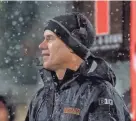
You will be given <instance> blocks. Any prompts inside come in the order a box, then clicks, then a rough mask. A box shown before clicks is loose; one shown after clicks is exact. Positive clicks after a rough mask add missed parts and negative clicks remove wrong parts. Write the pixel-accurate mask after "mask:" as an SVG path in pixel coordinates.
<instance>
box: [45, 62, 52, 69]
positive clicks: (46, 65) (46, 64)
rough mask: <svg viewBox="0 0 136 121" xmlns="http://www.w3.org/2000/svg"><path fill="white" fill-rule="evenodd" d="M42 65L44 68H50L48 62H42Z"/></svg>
mask: <svg viewBox="0 0 136 121" xmlns="http://www.w3.org/2000/svg"><path fill="white" fill-rule="evenodd" d="M43 67H44V68H45V69H47V70H52V68H51V64H50V63H47V62H45V63H43Z"/></svg>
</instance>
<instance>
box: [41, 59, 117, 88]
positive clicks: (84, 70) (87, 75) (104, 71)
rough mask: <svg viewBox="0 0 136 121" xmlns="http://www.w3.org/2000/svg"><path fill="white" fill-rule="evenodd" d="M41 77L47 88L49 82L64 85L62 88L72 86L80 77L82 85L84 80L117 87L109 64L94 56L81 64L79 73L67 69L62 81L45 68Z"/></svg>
mask: <svg viewBox="0 0 136 121" xmlns="http://www.w3.org/2000/svg"><path fill="white" fill-rule="evenodd" d="M40 75H41V77H42V80H43V82H44V85H45V86H48V85H49V84H50V83H49V82H52V81H53V82H56V83H58V84H60V85H63V86H62V87H67V86H70V85H71V84H72V83H73V82H74V80H75V78H78V77H79V79H78V80H80V82H81V83H83V80H84V79H85V80H89V81H93V80H96V81H97V82H102V81H108V82H110V83H111V84H112V85H113V86H115V85H116V76H115V74H114V72H113V71H112V69H111V68H110V66H109V65H108V63H107V62H106V61H105V60H103V59H102V58H99V57H94V56H90V57H88V59H87V60H86V61H84V63H82V64H81V66H80V67H79V69H78V70H77V71H72V70H70V69H67V70H66V72H65V76H64V78H63V80H61V81H59V80H58V78H57V76H56V74H55V72H52V71H49V70H46V69H44V68H43V69H41V70H40ZM81 78H82V79H81ZM94 78H95V79H94ZM59 82H61V83H59ZM94 83H95V82H94ZM64 85H65V86H64Z"/></svg>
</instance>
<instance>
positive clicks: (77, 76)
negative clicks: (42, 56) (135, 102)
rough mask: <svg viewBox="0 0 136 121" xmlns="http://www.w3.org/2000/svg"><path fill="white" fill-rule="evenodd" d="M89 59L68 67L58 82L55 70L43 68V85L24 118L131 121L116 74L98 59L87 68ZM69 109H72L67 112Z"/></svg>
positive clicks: (28, 120) (75, 120)
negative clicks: (95, 64) (62, 81)
mask: <svg viewBox="0 0 136 121" xmlns="http://www.w3.org/2000/svg"><path fill="white" fill-rule="evenodd" d="M91 58H92V57H91V56H90V57H89V58H88V59H87V61H85V62H84V63H82V65H81V66H80V68H79V69H78V70H77V71H76V72H75V71H72V70H69V69H68V70H67V71H66V74H65V77H64V78H65V82H64V83H62V84H61V85H59V83H57V82H58V80H56V79H57V78H56V75H55V73H53V72H51V71H47V70H45V69H42V70H41V71H40V74H41V77H42V79H43V82H44V87H43V88H41V89H40V90H39V91H38V92H37V93H36V94H35V96H34V97H33V99H32V101H31V104H30V106H29V111H28V114H27V117H26V120H25V121H131V119H130V115H129V111H128V109H127V107H126V105H125V103H124V101H123V100H122V98H121V96H120V95H119V94H118V93H117V91H116V90H115V87H114V86H115V84H116V77H115V74H114V73H113V71H112V70H111V68H110V67H109V66H108V64H107V63H106V62H105V61H104V60H103V59H101V58H94V61H95V62H96V63H97V66H96V68H95V69H94V70H93V71H90V70H92V67H93V66H92V65H93V64H90V63H92V62H90V60H91ZM109 100H110V102H109ZM68 108H71V109H72V111H68V112H67V113H66V112H65V111H64V109H68ZM75 110H76V111H75Z"/></svg>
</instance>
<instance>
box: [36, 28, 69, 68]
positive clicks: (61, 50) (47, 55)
mask: <svg viewBox="0 0 136 121" xmlns="http://www.w3.org/2000/svg"><path fill="white" fill-rule="evenodd" d="M39 48H40V49H41V51H42V57H43V67H44V68H46V69H49V70H56V69H58V68H62V67H63V65H64V64H65V63H67V62H68V61H69V60H70V58H69V57H70V54H71V52H70V49H69V48H68V47H67V46H66V45H65V44H64V43H63V41H62V40H61V39H60V38H59V37H57V36H56V34H55V33H53V32H52V31H50V30H46V31H45V32H44V40H43V41H42V43H41V44H40V45H39Z"/></svg>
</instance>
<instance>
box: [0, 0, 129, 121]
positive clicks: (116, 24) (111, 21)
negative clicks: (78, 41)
mask: <svg viewBox="0 0 136 121" xmlns="http://www.w3.org/2000/svg"><path fill="white" fill-rule="evenodd" d="M77 11H78V12H81V13H84V14H85V15H86V16H87V17H88V18H89V20H90V21H91V22H92V24H93V25H94V28H95V30H96V34H97V38H96V41H95V42H94V45H93V46H92V48H90V49H91V51H92V52H93V53H94V54H95V55H98V56H100V57H103V58H104V59H105V60H106V61H108V62H109V64H110V66H111V67H112V69H113V70H114V71H115V74H116V76H117V85H116V89H117V91H118V92H119V94H120V95H121V96H122V97H123V99H124V100H125V103H126V105H127V106H128V108H129V109H130V106H131V103H130V79H129V78H130V74H129V65H130V62H129V42H130V41H129V40H130V19H129V18H130V2H129V1H124V2H123V1H103V2H102V1H97V2H93V1H88V2H87V1H23V2H21V1H17V2H16V1H14V2H13V1H0V95H4V96H7V97H9V98H10V100H11V101H12V102H13V103H14V104H15V105H16V110H15V114H16V118H15V120H16V121H24V118H25V115H26V113H27V108H28V104H29V102H30V100H31V98H32V96H33V94H34V93H35V92H36V91H37V90H38V89H39V88H40V87H41V86H43V84H42V81H41V80H40V78H39V74H38V69H39V68H40V66H39V65H40V61H39V57H40V55H39V50H38V45H39V43H40V42H41V41H42V39H43V30H44V26H45V24H46V21H47V20H48V19H49V18H51V17H54V16H56V15H61V14H65V13H67V12H77Z"/></svg>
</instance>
